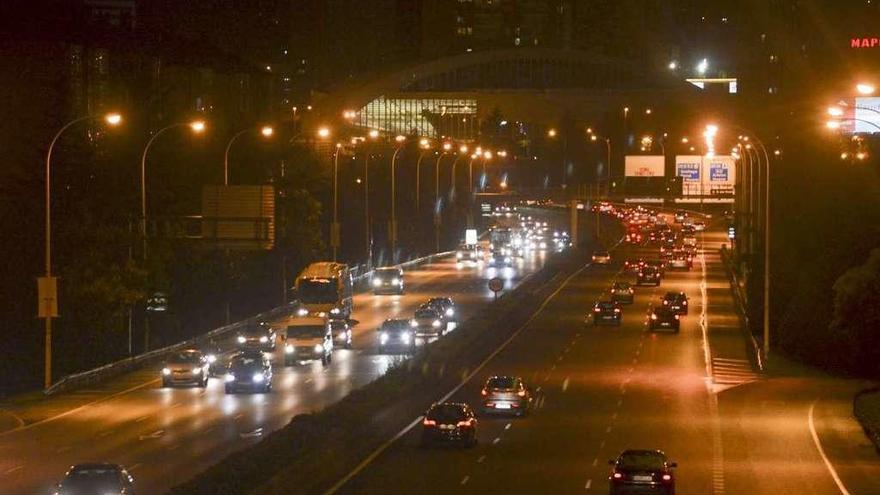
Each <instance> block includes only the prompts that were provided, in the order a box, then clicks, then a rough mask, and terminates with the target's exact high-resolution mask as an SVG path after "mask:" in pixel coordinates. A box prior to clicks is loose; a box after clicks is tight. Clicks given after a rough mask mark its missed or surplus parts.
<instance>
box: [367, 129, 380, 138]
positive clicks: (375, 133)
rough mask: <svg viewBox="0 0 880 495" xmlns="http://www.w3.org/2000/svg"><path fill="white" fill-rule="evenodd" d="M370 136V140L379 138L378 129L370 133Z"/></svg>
mask: <svg viewBox="0 0 880 495" xmlns="http://www.w3.org/2000/svg"><path fill="white" fill-rule="evenodd" d="M369 136H370V139H376V138H377V137H379V131H377V130H376V129H373V130H371V131H370V132H369Z"/></svg>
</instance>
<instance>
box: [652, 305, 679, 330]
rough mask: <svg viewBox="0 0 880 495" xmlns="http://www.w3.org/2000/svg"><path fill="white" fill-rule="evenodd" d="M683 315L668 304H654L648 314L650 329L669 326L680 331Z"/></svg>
mask: <svg viewBox="0 0 880 495" xmlns="http://www.w3.org/2000/svg"><path fill="white" fill-rule="evenodd" d="M680 319H681V317H680V316H678V314H677V313H676V312H675V311H673V310H671V309H669V308H668V307H666V306H654V307H653V308H652V309H651V312H650V313H649V316H648V329H649V330H651V331H654V330H656V329H658V328H668V329H670V330H673V331H675V333H678V331H679V329H680V327H681V321H680Z"/></svg>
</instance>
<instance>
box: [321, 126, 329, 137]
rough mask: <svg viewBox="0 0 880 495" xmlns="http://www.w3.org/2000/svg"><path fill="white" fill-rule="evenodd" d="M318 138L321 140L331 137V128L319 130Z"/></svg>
mask: <svg viewBox="0 0 880 495" xmlns="http://www.w3.org/2000/svg"><path fill="white" fill-rule="evenodd" d="M318 137H319V138H327V137H330V128H329V127H321V128H319V129H318Z"/></svg>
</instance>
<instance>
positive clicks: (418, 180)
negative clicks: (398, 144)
mask: <svg viewBox="0 0 880 495" xmlns="http://www.w3.org/2000/svg"><path fill="white" fill-rule="evenodd" d="M419 147H420V148H421V149H422V151H420V152H419V159H418V160H416V212H421V211H422V202H421V190H422V185H421V175H422V174H421V171H422V160H423V159H424V158H425V153H427V152H428V151H429V150H430V149H431V143H430V141H428V140H427V139H425V138H422V139H420V140H419Z"/></svg>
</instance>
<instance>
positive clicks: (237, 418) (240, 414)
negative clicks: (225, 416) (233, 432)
mask: <svg viewBox="0 0 880 495" xmlns="http://www.w3.org/2000/svg"><path fill="white" fill-rule="evenodd" d="M242 416H244V414H243V413H238V414H236V415H235V417H234V418H232V419H233V420H234V421H238V420H239V419H241V417H242Z"/></svg>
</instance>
